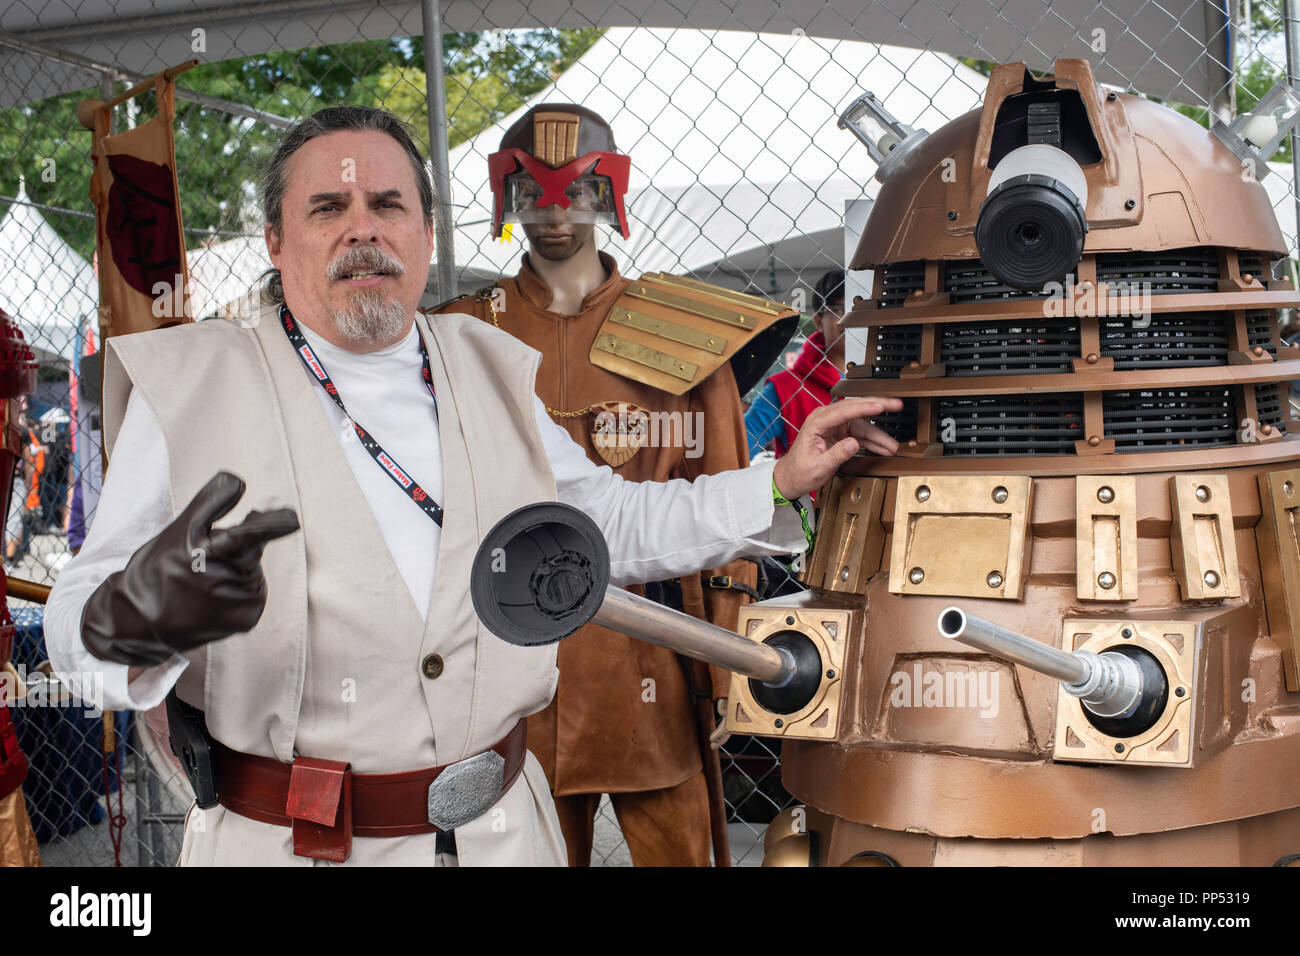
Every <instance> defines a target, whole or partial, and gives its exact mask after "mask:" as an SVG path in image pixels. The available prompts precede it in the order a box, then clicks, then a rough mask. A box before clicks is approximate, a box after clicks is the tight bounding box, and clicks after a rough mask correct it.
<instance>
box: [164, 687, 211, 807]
mask: <svg viewBox="0 0 1300 956" xmlns="http://www.w3.org/2000/svg"><path fill="white" fill-rule="evenodd" d="M167 731H168V738H169V739H168V743H170V744H171V748H172V753H174V754H175V755H176V757H177V759H178V760H180V762H181V769H182V770H184V771H185V779H187V780H189V782H190V788H191V789H192V790H193V791H194V801H195V803H197V804H198V807H199V809H200V810H209V809H211V808H212V807H215V806H216V805H217V778H216V774H215V773H213V771H212V738H211V737H210V736H209V735H208V722H207V721H206V720H204V719H203V711H201V710H199V709H198V708H197V707H191V706H190V705H189V704H187V703H185V701H183V700H181V699H180V698H179V697H177V696H176V689H175V688H174V687H173V688H172V691H171V693H169V694H168V695H167Z"/></svg>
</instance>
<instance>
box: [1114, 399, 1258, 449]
mask: <svg viewBox="0 0 1300 956" xmlns="http://www.w3.org/2000/svg"><path fill="white" fill-rule="evenodd" d="M1236 412H1237V409H1236V404H1235V403H1234V402H1233V399H1232V389H1231V388H1189V389H1151V390H1149V391H1148V390H1141V391H1136V390H1135V391H1127V392H1106V393H1105V394H1104V395H1103V396H1102V419H1103V421H1104V422H1105V428H1106V437H1107V438H1113V439H1115V450H1116V451H1148V450H1151V449H1158V448H1172V447H1176V446H1187V445H1194V446H1197V447H1202V448H1204V447H1214V446H1217V445H1232V444H1235V443H1236V440H1237V438H1236V421H1235V419H1236Z"/></svg>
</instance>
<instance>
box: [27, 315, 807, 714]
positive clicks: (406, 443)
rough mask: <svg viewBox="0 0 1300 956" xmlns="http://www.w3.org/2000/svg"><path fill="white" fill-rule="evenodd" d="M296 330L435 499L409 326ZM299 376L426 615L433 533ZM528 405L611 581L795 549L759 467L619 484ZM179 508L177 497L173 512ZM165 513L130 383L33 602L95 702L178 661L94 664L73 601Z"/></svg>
mask: <svg viewBox="0 0 1300 956" xmlns="http://www.w3.org/2000/svg"><path fill="white" fill-rule="evenodd" d="M299 329H301V330H302V332H303V334H304V335H305V336H306V337H307V340H308V341H309V342H310V344H311V346H312V348H313V349H314V350H315V351H316V354H317V356H318V358H319V359H320V360H321V361H322V363H323V364H324V365H325V368H326V369H327V370H328V372H329V374H330V377H331V378H332V379H333V381H334V383H335V385H336V386H337V387H338V391H339V395H340V397H341V398H342V399H343V401H344V403H345V404H346V406H347V410H348V413H349V414H350V415H351V416H352V417H354V418H355V419H356V421H357V423H358V424H360V425H361V426H362V427H363V428H365V429H366V430H367V431H369V432H370V434H371V435H372V436H374V437H375V439H377V440H378V441H379V443H380V444H381V445H382V446H383V448H384V449H385V451H387V452H388V453H389V454H390V455H391V456H392V457H393V458H394V459H396V461H397V462H398V463H399V464H401V466H402V467H403V468H404V469H405V470H406V471H407V472H408V473H409V474H411V475H413V476H414V477H415V479H416V480H417V481H418V482H420V484H421V485H422V486H423V487H424V489H425V490H426V491H428V492H429V493H430V495H431V496H432V497H433V498H434V500H435V501H439V502H441V501H442V500H443V497H442V495H443V482H442V453H441V447H440V444H439V441H438V417H437V407H436V403H435V401H434V399H433V397H432V396H431V395H430V394H429V391H428V389H427V387H426V386H425V384H424V382H423V379H422V377H421V375H420V367H421V356H420V350H419V347H418V345H417V336H418V332H417V331H416V329H415V327H414V326H413V327H412V328H411V331H410V333H409V334H408V335H407V336H406V338H404V339H403V340H402V341H401V342H398V343H396V344H395V345H392V346H389V347H388V348H384V349H380V350H379V351H376V352H370V353H364V354H362V353H356V352H349V351H347V350H345V349H341V348H338V347H336V346H333V345H331V344H330V343H328V342H326V341H325V340H324V339H322V338H321V337H320V336H319V335H316V334H315V333H314V332H312V331H311V330H310V329H308V328H306V327H305V326H303V325H302V324H301V323H300V324H299ZM303 374H304V375H308V377H309V378H310V379H311V381H312V383H313V390H314V391H315V393H316V395H317V398H318V399H319V401H320V404H321V408H322V410H323V412H324V414H325V415H326V416H327V417H328V418H329V420H330V422H331V423H332V424H333V425H334V434H335V436H336V438H337V439H338V441H339V444H340V446H341V447H342V449H343V452H344V456H345V457H346V459H347V462H348V465H349V466H350V467H351V469H352V473H353V475H354V476H355V477H356V480H357V483H358V485H359V486H360V488H361V491H362V494H363V495H364V496H365V498H366V501H367V502H368V503H369V504H370V507H371V509H372V510H373V512H374V515H375V520H376V521H377V523H378V525H379V529H380V531H381V532H382V533H383V536H384V541H385V543H386V544H387V546H388V549H389V551H390V552H391V553H392V555H393V559H394V563H395V564H396V565H397V568H398V570H399V571H400V572H401V575H402V579H403V580H404V581H405V583H406V586H407V588H408V589H409V590H410V592H411V596H412V598H413V599H414V601H415V606H416V607H417V608H419V609H420V613H421V615H423V614H425V612H426V609H427V608H428V606H429V598H430V596H431V594H432V590H433V582H434V575H435V574H436V572H437V568H436V563H437V554H438V541H439V536H440V534H441V529H440V528H439V527H438V525H437V524H435V523H434V522H433V521H431V520H430V519H429V518H428V516H427V515H425V514H424V513H423V512H422V511H421V510H420V508H419V507H418V506H417V505H416V504H415V503H414V502H413V501H412V500H411V499H410V498H409V497H408V496H407V494H406V493H405V492H404V491H403V490H402V489H401V488H399V487H398V486H397V485H396V483H394V482H393V480H392V479H391V478H389V477H388V475H387V474H386V473H385V472H384V471H383V470H382V469H381V468H379V466H378V465H376V464H375V461H374V459H372V458H371V457H370V456H369V454H368V453H367V452H366V450H365V449H364V448H362V446H361V443H360V442H359V441H358V440H357V438H356V435H355V432H354V431H353V429H352V428H351V426H350V425H349V424H348V422H347V418H346V416H345V415H344V413H343V412H342V411H341V410H340V409H339V408H338V406H337V405H335V404H334V402H333V400H332V399H331V398H330V397H329V396H328V395H327V394H326V393H325V390H324V389H323V388H320V387H319V385H318V384H317V383H316V381H315V378H314V376H311V374H310V373H309V372H308V371H307V370H306V369H305V368H304V369H303ZM214 400H215V401H219V400H220V398H219V397H214ZM534 410H535V413H536V415H537V426H538V429H539V431H540V433H541V438H542V444H543V446H544V448H545V450H546V454H547V457H548V458H549V459H550V463H551V469H552V471H553V472H554V475H555V484H556V492H557V497H558V499H559V500H560V501H561V502H563V503H565V504H569V505H573V506H574V507H577V508H580V509H581V510H583V511H585V512H586V513H587V514H588V515H590V516H591V518H592V520H594V521H595V522H596V524H597V526H598V527H599V528H600V529H601V531H602V532H603V533H604V535H605V538H606V540H607V542H608V544H609V551H610V578H611V583H613V584H616V585H618V584H628V583H633V582H643V581H655V580H661V579H664V578H669V577H674V576H676V575H680V574H686V573H689V572H691V571H696V570H698V569H700V568H708V567H716V566H718V565H719V564H723V563H725V562H726V561H729V560H732V559H734V558H736V557H738V556H740V555H743V554H751V555H757V554H789V553H791V552H797V551H801V550H803V548H804V546H805V540H804V535H803V530H802V526H801V524H800V521H799V518H798V515H797V514H796V513H795V512H794V510H793V509H792V508H788V507H781V508H777V507H775V506H774V505H773V502H772V494H771V484H772V469H773V467H774V466H773V464H772V463H767V464H763V465H756V466H753V467H750V468H744V469H739V470H737V471H732V472H726V473H723V474H719V475H706V476H703V477H701V478H698V479H696V480H695V481H694V482H687V481H683V480H675V481H670V482H640V483H637V482H629V481H625V480H624V479H623V478H622V477H620V476H619V475H616V474H614V472H613V470H612V469H611V468H609V467H608V466H604V465H602V466H599V467H597V466H596V465H593V464H592V463H591V462H590V461H589V460H588V458H587V456H586V453H585V452H584V451H583V450H582V448H581V447H579V446H578V445H577V444H576V443H574V441H573V440H572V439H571V438H570V437H569V435H568V433H567V432H566V431H565V430H564V429H563V428H561V427H559V426H558V425H556V424H555V423H554V422H553V421H551V419H550V416H549V415H548V414H547V413H546V409H545V408H544V406H543V405H542V403H541V402H540V401H537V402H535V404H534ZM197 440H199V439H198V436H196V441H197ZM198 453H201V451H199V452H198ZM214 471H215V469H214ZM187 503H188V502H178V503H177V504H178V505H179V506H180V507H184V505H185V504H187ZM172 514H173V502H172V501H171V492H170V481H169V465H168V454H167V448H166V445H165V443H164V439H163V433H162V430H161V428H160V426H159V422H158V419H157V416H156V415H155V414H154V411H153V409H152V408H150V407H149V404H148V402H147V401H145V399H144V398H143V397H142V396H141V394H140V393H139V392H133V393H132V395H131V397H130V400H129V401H128V403H127V409H126V415H125V417H124V418H123V421H122V427H121V429H120V431H119V433H118V438H117V443H116V445H115V446H114V450H113V460H112V463H111V467H110V468H109V469H108V472H107V475H106V477H105V481H104V487H103V491H102V493H101V496H100V500H99V506H98V510H97V512H96V515H95V520H94V523H93V525H92V527H91V529H90V532H89V534H88V535H87V537H86V541H85V544H84V546H83V547H82V550H81V552H80V553H79V554H78V555H77V556H76V557H75V558H73V560H72V561H70V562H69V563H68V564H67V565H66V566H65V567H64V569H63V572H62V574H61V575H60V576H59V580H58V582H57V584H56V585H55V586H54V589H53V591H52V592H51V594H50V598H49V601H48V603H47V604H46V610H45V639H46V645H47V648H48V650H49V653H50V661H51V663H52V664H53V666H54V669H55V670H56V671H60V672H64V673H75V674H81V673H90V672H102V673H103V674H104V683H103V686H104V702H103V706H104V707H105V708H106V709H145V708H148V707H152V706H154V705H156V704H157V703H159V702H160V701H161V700H162V699H163V698H164V697H165V696H166V695H167V692H168V691H169V690H170V689H171V687H172V685H173V684H174V683H175V682H176V679H177V678H178V677H179V676H180V673H181V672H182V671H183V670H184V669H185V667H186V666H188V661H187V660H186V659H185V658H184V657H182V656H181V655H179V654H176V655H173V656H172V658H171V660H169V661H167V662H165V663H163V664H160V665H157V666H155V667H149V668H146V669H145V670H144V671H143V673H141V674H139V675H137V676H136V678H135V679H134V680H128V676H129V675H128V667H127V665H125V664H117V663H113V662H107V661H101V660H99V659H98V658H96V657H94V656H93V655H92V654H90V652H89V651H87V650H86V649H85V647H84V646H83V645H82V643H81V612H82V608H83V607H84V606H85V603H86V600H87V599H88V598H89V597H90V595H91V594H92V593H93V592H94V590H95V589H96V588H97V587H99V585H100V584H101V583H102V582H103V581H104V579H105V578H107V577H108V576H109V575H110V574H113V573H114V572H116V571H119V570H121V569H122V568H123V567H125V566H126V563H127V561H128V560H129V559H130V557H131V555H132V554H133V553H134V552H135V551H136V550H137V549H138V548H139V547H140V546H141V545H143V544H144V543H145V542H147V541H149V540H150V539H151V538H153V537H155V536H156V535H157V534H158V533H159V532H160V531H161V530H162V529H163V528H164V527H165V526H166V525H167V524H169V523H170V522H171V520H172ZM338 559H339V560H341V561H346V560H347V559H348V556H347V555H346V554H340V555H339V556H338Z"/></svg>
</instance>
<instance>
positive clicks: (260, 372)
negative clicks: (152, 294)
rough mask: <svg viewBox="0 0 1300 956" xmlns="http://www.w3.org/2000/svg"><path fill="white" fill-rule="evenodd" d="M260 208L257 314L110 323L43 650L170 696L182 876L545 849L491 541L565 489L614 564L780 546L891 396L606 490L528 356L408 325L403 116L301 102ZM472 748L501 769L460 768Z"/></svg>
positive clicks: (529, 685)
mask: <svg viewBox="0 0 1300 956" xmlns="http://www.w3.org/2000/svg"><path fill="white" fill-rule="evenodd" d="M263 202H264V209H265V214H266V221H267V224H266V242H267V249H268V251H269V253H270V257H271V261H272V263H273V264H274V265H275V267H276V270H277V271H276V273H275V274H273V275H272V276H271V277H270V281H269V282H268V289H267V298H268V299H269V300H270V301H268V302H266V303H265V304H264V306H263V307H262V309H261V310H260V311H259V312H258V313H257V314H256V315H255V316H251V317H248V318H247V319H245V320H241V321H239V322H227V321H209V322H200V323H194V324H189V325H182V326H177V327H173V328H169V329H161V330H158V331H154V332H141V333H136V334H134V335H127V336H121V337H117V338H114V339H110V340H109V343H108V347H107V349H106V358H105V362H106V371H105V390H104V424H105V430H104V434H105V440H106V443H107V445H108V449H109V452H110V462H111V467H110V468H109V470H108V472H107V475H106V479H105V483H104V488H103V492H102V497H101V499H100V504H99V511H98V514H97V516H96V520H95V523H94V526H93V527H92V528H91V531H90V534H89V536H88V537H87V540H86V543H85V546H84V547H83V549H82V551H81V553H80V554H79V555H78V556H77V557H75V558H74V559H73V560H72V561H71V562H70V563H69V564H68V565H67V566H66V567H65V569H64V570H63V573H62V575H61V577H60V579H59V581H58V583H57V584H56V586H55V588H54V590H53V593H52V594H51V595H50V600H49V604H48V606H47V610H46V635H47V640H48V643H49V649H50V656H51V659H52V660H53V662H54V667H55V669H56V670H58V671H67V672H73V671H87V670H98V671H102V672H103V673H104V675H105V682H104V683H105V698H106V700H105V707H106V708H123V707H127V708H147V707H151V706H154V705H155V704H157V703H159V702H160V701H162V700H163V699H164V698H165V697H167V696H168V694H169V691H173V688H174V692H173V695H172V699H171V700H169V714H170V716H171V719H172V721H173V739H174V740H177V739H179V740H181V741H182V752H183V753H184V754H185V762H186V763H187V771H188V773H189V776H190V778H191V782H192V784H193V785H194V786H195V789H196V796H197V798H198V802H199V803H201V804H203V805H204V807H205V808H203V809H200V808H199V807H198V806H197V805H196V807H195V808H192V809H191V811H190V813H189V815H188V817H187V821H186V829H185V838H184V843H183V848H182V851H181V862H182V863H183V864H187V865H196V864H291V863H301V864H310V863H313V862H345V861H346V862H349V863H359V864H415V865H420V864H424V865H433V864H435V863H438V864H442V865H452V864H456V863H459V864H461V865H465V864H470V865H482V864H510V863H517V864H555V865H562V864H563V863H564V861H565V851H564V846H563V841H562V838H561V836H560V831H559V827H558V823H557V821H556V817H555V811H554V807H553V805H552V803H551V798H550V795H549V793H548V790H547V786H546V780H545V777H544V776H543V774H542V771H541V769H540V767H539V766H538V764H537V761H536V760H535V759H534V758H532V757H531V756H528V755H527V752H526V750H525V748H524V740H523V726H524V725H523V718H524V717H526V716H527V715H528V714H530V713H533V712H535V711H537V710H540V709H541V708H542V707H544V706H545V705H546V703H547V701H548V700H549V699H550V697H551V695H552V693H553V691H554V687H555V679H556V670H555V648H554V646H551V647H548V648H521V647H514V646H512V645H510V644H507V643H506V642H504V641H501V640H499V639H497V638H496V637H495V636H493V635H492V634H490V633H489V632H487V631H486V630H485V629H484V628H483V627H482V625H481V624H480V623H479V621H478V619H477V618H476V617H475V614H474V611H473V607H472V605H471V602H470V597H469V586H468V585H469V571H470V565H471V560H472V558H473V555H474V553H475V550H476V549H477V546H478V544H479V541H480V540H481V538H482V536H483V535H484V534H486V533H487V531H488V530H489V529H491V527H492V526H493V525H494V524H495V523H496V521H497V520H498V519H500V518H501V517H503V516H504V515H506V514H508V513H510V512H511V511H513V510H515V509H517V508H519V507H521V506H523V505H525V504H530V503H533V502H537V501H545V500H556V499H558V500H560V501H564V502H567V503H569V504H573V505H575V506H577V507H580V508H582V509H583V510H584V511H586V512H587V513H588V514H589V515H591V516H592V518H593V519H594V520H595V521H596V523H597V525H599V526H600V528H601V529H602V531H603V532H604V534H605V535H606V537H607V538H608V540H609V545H610V552H611V558H612V560H611V572H612V575H611V577H612V579H613V580H614V581H615V583H618V582H620V581H630V580H643V579H645V578H646V577H647V575H649V576H652V577H660V578H666V577H670V576H672V575H674V574H677V573H680V572H681V571H683V570H687V569H692V568H698V567H703V566H708V565H711V564H717V563H720V562H722V561H725V560H730V559H731V558H732V557H734V556H736V555H739V554H744V553H786V552H789V551H791V550H794V549H795V548H796V547H797V546H801V542H802V541H803V537H804V536H803V531H802V528H801V525H800V521H799V518H798V516H797V515H795V514H794V512H793V509H790V508H781V507H778V506H777V505H775V504H774V492H775V493H778V494H780V495H783V496H784V497H785V498H788V499H790V500H794V499H796V498H797V497H798V496H800V495H803V494H806V493H807V492H808V491H810V490H812V489H814V488H817V487H819V486H820V485H821V484H822V483H823V482H824V481H825V480H826V479H827V478H829V477H830V475H831V474H832V473H833V472H834V471H835V469H836V468H837V467H838V466H839V465H840V464H841V463H842V462H843V461H845V460H847V458H848V457H849V456H851V455H853V454H855V453H857V452H858V451H859V450H863V449H867V450H871V451H873V452H876V453H880V454H890V453H892V452H893V450H894V448H895V447H896V446H895V445H894V443H893V442H892V440H891V439H889V438H888V437H887V436H884V434H883V433H882V432H880V431H879V430H878V429H876V428H874V427H873V426H870V425H868V424H867V423H866V422H865V421H864V420H863V419H864V416H868V415H873V414H879V413H880V412H881V411H882V410H884V409H886V408H891V407H895V406H893V405H891V404H890V402H889V401H885V400H881V401H876V400H858V401H856V402H852V403H850V402H845V403H840V404H839V405H837V406H834V409H837V410H838V411H836V410H832V409H826V410H824V411H826V412H827V414H826V415H825V416H824V417H823V418H821V420H820V421H819V422H814V421H813V420H812V419H810V421H809V424H808V425H806V426H805V429H804V431H803V432H802V433H801V435H800V442H801V443H802V444H801V445H796V447H795V448H794V449H792V450H791V453H790V454H789V455H787V456H786V457H785V458H784V459H782V461H781V463H780V464H779V465H778V466H777V468H776V469H775V470H774V469H773V466H772V465H770V464H769V465H766V466H762V467H758V468H752V469H743V470H740V471H734V472H728V473H725V474H721V475H715V476H711V477H708V478H702V479H699V480H697V481H696V482H694V483H688V482H685V481H674V482H669V483H663V484H656V483H642V484H635V483H631V482H624V481H622V480H621V479H620V478H618V477H617V476H615V475H613V473H612V472H611V471H610V470H609V469H608V468H596V467H595V466H593V465H591V464H590V463H589V462H588V460H587V458H586V456H585V455H584V454H583V452H582V450H581V449H579V448H578V447H577V446H576V445H574V444H573V442H572V441H571V440H570V439H569V437H568V435H567V434H566V433H565V432H564V431H563V430H562V429H560V428H558V427H557V426H555V425H553V424H552V423H551V422H550V420H549V419H548V417H547V415H546V413H545V411H544V409H542V407H541V405H540V404H539V403H538V401H537V399H536V397H535V395H534V389H535V377H536V371H537V367H538V360H539V356H538V354H537V353H536V352H534V351H533V350H532V349H529V348H528V347H526V346H524V345H523V344H522V343H520V342H518V341H517V340H515V339H514V338H513V337H511V336H510V335H508V334H506V333H503V332H500V331H498V330H496V329H493V328H492V327H490V326H488V325H486V324H484V323H482V322H479V321H478V320H476V319H473V318H470V317H468V316H459V315H443V316H437V317H435V318H433V319H431V320H430V319H426V318H425V317H424V316H423V315H417V313H416V304H417V303H418V301H419V298H420V295H421V293H422V292H423V289H424V283H425V277H426V274H427V271H428V265H429V261H430V259H431V257H432V244H433V200H432V192H431V190H430V186H429V180H428V175H427V172H426V168H425V165H424V162H423V160H422V158H421V156H420V153H419V151H418V149H417V148H416V147H415V145H414V144H413V143H412V142H411V140H410V138H409V136H408V135H407V133H406V131H405V130H404V129H403V127H402V125H401V124H400V123H399V122H398V121H397V120H396V119H394V118H393V117H392V116H390V115H389V114H387V113H384V112H382V111H379V110H371V109H362V108H356V107H339V108H331V109H326V110H322V111H321V112H319V113H316V114H315V115H313V116H311V117H309V118H308V119H306V120H305V121H303V122H302V123H300V124H298V125H297V126H295V127H294V128H293V129H292V130H290V131H289V132H288V134H287V135H286V137H285V139H284V141H283V142H282V143H281V145H280V147H279V149H278V150H277V151H276V153H275V155H274V157H273V159H272V161H271V164H270V168H269V170H268V172H267V175H266V180H265V183H264V186H263ZM805 436H807V440H805ZM236 476H239V477H236ZM223 519H225V520H224V521H223ZM219 521H220V522H222V523H221V526H220V527H218V526H217V525H216V523H217V522H219ZM489 751H493V752H495V753H496V754H497V755H498V756H499V758H500V759H499V760H497V761H496V765H497V766H499V767H501V768H502V769H501V771H500V773H498V774H497V775H496V776H495V777H494V778H490V779H484V778H483V777H482V776H478V777H475V776H473V775H467V774H464V773H457V772H454V771H455V768H457V766H458V765H460V764H462V762H463V761H466V760H469V759H472V758H475V757H479V756H480V755H483V754H486V753H488V752H489ZM494 759H495V758H494ZM448 771H453V772H451V773H447V772H448ZM444 773H447V776H444ZM453 779H454V780H455V781H456V784H455V785H454V786H452V785H449V784H448V781H449V780H453ZM440 781H441V782H440Z"/></svg>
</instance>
